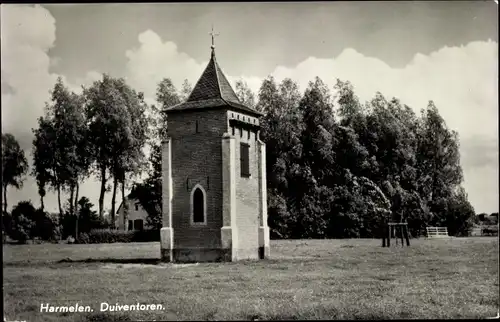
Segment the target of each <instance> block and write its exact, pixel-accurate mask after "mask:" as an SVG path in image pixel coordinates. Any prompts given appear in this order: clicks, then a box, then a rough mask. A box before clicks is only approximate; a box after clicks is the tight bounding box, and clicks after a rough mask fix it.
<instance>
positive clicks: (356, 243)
mask: <svg viewBox="0 0 500 322" xmlns="http://www.w3.org/2000/svg"><path fill="white" fill-rule="evenodd" d="M393 242H394V240H393ZM380 245H381V241H380V240H366V239H350V240H298V241H271V252H272V257H273V258H272V259H270V260H266V261H260V262H240V263H208V264H198V265H196V264H194V265H173V264H157V262H158V260H159V255H160V249H159V248H160V246H159V243H143V244H106V245H24V246H17V245H5V246H4V247H3V263H4V264H3V276H4V290H3V291H4V313H5V316H6V317H7V318H8V320H27V321H30V322H32V321H128V320H155V319H156V320H192V319H194V320H226V319H245V320H252V319H259V320H261V319H267V320H269V319H271V320H273V319H274V320H276V319H398V318H431V319H435V318H485V317H493V316H496V314H497V312H498V307H499V284H498V238H497V237H494V238H489V237H483V238H454V239H443V240H426V239H421V240H412V246H411V247H408V248H407V247H404V248H401V247H400V246H399V247H397V246H392V247H391V248H382V247H380ZM77 302H78V303H79V304H80V305H89V306H91V307H92V308H93V309H94V312H93V313H40V304H41V303H50V304H51V305H55V306H56V305H58V306H61V305H74V304H75V303H77ZM101 302H108V303H110V304H112V305H113V304H115V303H116V302H118V303H120V304H135V303H137V302H140V303H142V304H162V305H163V306H164V307H165V309H164V310H160V311H151V310H150V311H132V312H99V307H100V303H101Z"/></svg>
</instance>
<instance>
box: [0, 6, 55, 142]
mask: <svg viewBox="0 0 500 322" xmlns="http://www.w3.org/2000/svg"><path fill="white" fill-rule="evenodd" d="M1 15H2V16H1V18H2V19H1V21H2V25H1V37H2V49H1V58H2V72H1V78H2V88H4V86H5V87H6V88H8V89H9V90H7V91H3V90H2V132H17V134H19V135H18V136H19V137H21V138H23V142H21V143H22V146H23V147H26V144H27V143H28V144H29V143H30V142H26V139H27V138H28V137H29V136H30V134H31V127H34V126H35V125H36V117H32V116H34V115H37V116H38V115H40V114H41V112H42V111H43V107H44V103H43V102H45V101H47V100H48V98H49V92H48V89H49V88H50V86H51V85H52V84H54V81H55V79H56V78H57V76H56V75H54V74H51V73H50V72H49V67H50V64H51V60H50V58H49V56H48V54H47V52H48V50H49V49H50V48H52V47H53V46H54V43H55V38H56V36H55V32H56V26H55V20H54V18H53V17H52V16H51V15H50V13H49V12H48V11H47V10H46V9H44V8H42V7H40V6H27V5H19V6H18V5H3V6H2V10H1ZM20 124H23V127H22V128H20V127H19V125H20Z"/></svg>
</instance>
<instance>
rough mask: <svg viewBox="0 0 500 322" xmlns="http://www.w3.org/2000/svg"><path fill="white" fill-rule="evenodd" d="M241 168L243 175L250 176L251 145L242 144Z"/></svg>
mask: <svg viewBox="0 0 500 322" xmlns="http://www.w3.org/2000/svg"><path fill="white" fill-rule="evenodd" d="M240 168H241V176H242V177H250V145H248V144H246V143H241V144H240Z"/></svg>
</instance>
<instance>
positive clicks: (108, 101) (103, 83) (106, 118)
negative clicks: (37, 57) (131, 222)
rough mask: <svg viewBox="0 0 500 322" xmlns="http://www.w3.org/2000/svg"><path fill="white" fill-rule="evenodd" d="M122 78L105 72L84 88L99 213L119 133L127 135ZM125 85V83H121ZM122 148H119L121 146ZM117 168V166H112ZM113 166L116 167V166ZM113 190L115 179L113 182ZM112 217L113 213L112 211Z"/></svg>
mask: <svg viewBox="0 0 500 322" xmlns="http://www.w3.org/2000/svg"><path fill="white" fill-rule="evenodd" d="M123 84H124V81H123V80H116V79H113V78H111V77H110V76H108V75H106V74H104V75H103V78H102V80H99V81H96V82H94V83H93V84H92V86H90V87H89V88H84V91H83V96H84V100H85V116H86V119H87V122H88V129H89V132H88V137H87V138H88V141H89V142H90V147H89V156H90V158H91V159H92V160H94V163H93V165H94V166H93V171H94V173H96V174H97V176H98V177H99V180H100V181H101V189H100V190H101V191H100V195H99V217H100V218H103V216H104V194H105V192H106V183H107V181H108V179H109V177H110V176H111V175H113V173H112V171H113V169H114V164H113V163H115V164H116V163H117V162H118V161H117V160H116V158H117V153H120V152H121V150H123V147H120V142H121V136H122V135H125V136H128V135H130V129H128V128H127V126H128V125H129V124H130V116H129V113H128V110H127V108H126V105H127V98H126V97H124V95H123V94H122V89H123V88H122V87H120V86H122V85H123ZM123 86H125V85H123ZM120 149H121V150H120ZM115 168H116V167H115ZM115 170H116V169H115ZM114 190H115V192H116V182H115V184H114ZM112 216H113V217H114V214H112Z"/></svg>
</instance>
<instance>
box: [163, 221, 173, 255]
mask: <svg viewBox="0 0 500 322" xmlns="http://www.w3.org/2000/svg"><path fill="white" fill-rule="evenodd" d="M160 249H161V260H162V261H164V262H171V261H173V253H172V252H173V249H174V229H173V228H172V227H163V228H162V229H161V230H160Z"/></svg>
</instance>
